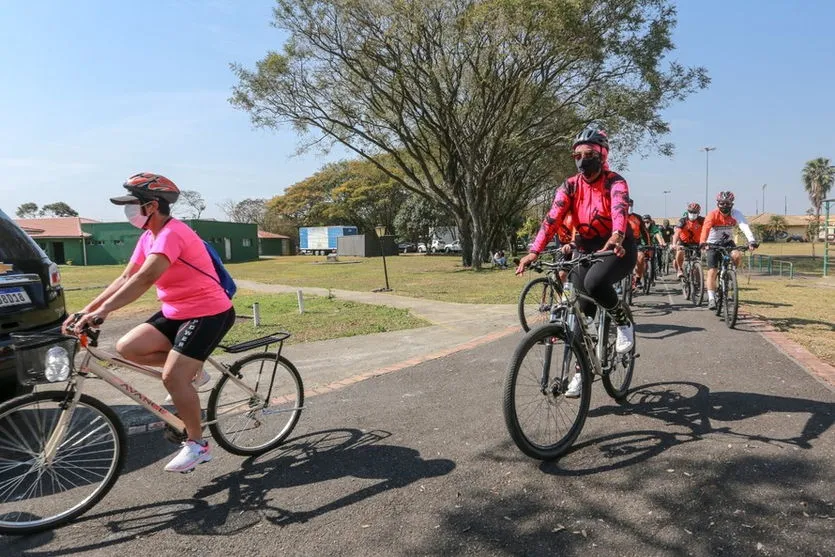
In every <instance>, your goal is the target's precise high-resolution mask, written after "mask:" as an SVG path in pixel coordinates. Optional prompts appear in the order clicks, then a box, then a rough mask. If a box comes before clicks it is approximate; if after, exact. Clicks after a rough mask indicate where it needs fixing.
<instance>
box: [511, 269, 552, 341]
mask: <svg viewBox="0 0 835 557" xmlns="http://www.w3.org/2000/svg"><path fill="white" fill-rule="evenodd" d="M555 302H556V291H555V289H554V286H553V285H552V284H551V281H550V280H549V279H548V277H537V278H535V279H533V280H532V281H530V282H529V283H528V284H526V285H525V287H524V288H522V292H521V293H520V294H519V303H518V304H517V306H518V308H517V309H518V313H519V323H520V324H521V325H522V330H523V331H525V332H526V333H527V332H528V331H530V330H531V329H532V328H534V327H536V326H537V325H543V324H545V323H548V321H549V320H550V317H551V307H552V306H553V304H554V303H555Z"/></svg>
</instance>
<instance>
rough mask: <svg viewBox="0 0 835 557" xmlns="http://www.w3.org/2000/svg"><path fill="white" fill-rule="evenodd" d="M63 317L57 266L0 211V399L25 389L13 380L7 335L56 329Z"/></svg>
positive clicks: (13, 365)
mask: <svg viewBox="0 0 835 557" xmlns="http://www.w3.org/2000/svg"><path fill="white" fill-rule="evenodd" d="M66 317H67V310H66V309H65V307H64V289H63V288H62V287H61V275H60V273H59V272H58V265H56V264H55V263H53V262H52V261H50V260H49V257H47V255H46V254H45V253H44V252H43V250H42V249H41V248H40V247H39V246H38V244H36V243H35V241H34V240H33V239H32V238H30V237H29V235H28V234H26V232H24V231H23V230H21V229H20V227H19V226H18V225H17V224H15V222H14V221H13V220H12V219H10V218H9V217H8V216H7V215H6V213H4V212H3V211H2V210H0V401H3V400H7V399H9V398H12V397H13V396H15V395H18V394H22V393H23V392H26V391H27V390H29V388H25V387H22V386H20V385H19V384H18V383H17V372H16V369H15V358H14V353H13V351H12V346H11V345H12V340H11V338H9V334H10V333H20V332H32V333H40V332H53V331H56V332H57V331H58V330H59V329H60V327H61V323H62V322H63V321H64V319H66Z"/></svg>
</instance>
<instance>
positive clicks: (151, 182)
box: [64, 172, 235, 472]
mask: <svg viewBox="0 0 835 557" xmlns="http://www.w3.org/2000/svg"><path fill="white" fill-rule="evenodd" d="M123 186H124V188H125V189H126V190H128V195H123V196H120V197H113V198H111V199H110V201H111V202H113V203H114V204H116V205H123V206H124V208H125V216H126V217H127V219H128V221H129V222H130V223H131V224H133V225H134V226H136V227H137V228H140V229H142V230H144V232H143V233H142V235H141V236H140V237H139V241H138V242H137V244H136V248H135V249H134V252H133V256H132V257H131V259H130V262H129V263H128V265H127V267H126V268H125V270H124V272H123V273H122V274H121V275H120V276H119V277H118V278H117V279H116V280H114V281H113V282H112V283H111V284H110V286H108V287H107V288H105V290H104V291H103V292H102V293H101V294H99V295H98V296H97V297H96V298H95V299H94V300H93V301H92V302H90V303H89V304H87V307H85V308H84V309H83V310H82V312H81V313H82V314H84V315H83V316H82V317H81V318H80V320H79V321H78V322H77V323H76V325H75V327H76V328H77V329H80V328H82V327H84V326H85V325H92V324H94V323H100V322H102V321H104V320H105V319H106V318H107V316H108V315H109V314H110V313H111V312H113V311H115V310H117V309H119V308H121V307H124V306H126V305H128V304H130V303H131V302H133V301H134V300H136V299H137V298H139V297H140V296H142V294H144V293H145V292H146V291H147V290H148V289H149V288H150V287H151V286H152V285H156V287H157V296H158V298H159V300H160V302H162V308H161V310H160V311H158V312H157V313H155V314H154V315H152V316H151V317H150V318H149V319H148V320H147V321H146V322H145V323H142V324H141V325H138V326H136V327H135V328H134V329H132V330H131V331H129V332H128V333H127V334H126V335H125V336H123V337H122V338H121V339H119V341H118V342H117V344H116V350H117V351H118V352H119V354H121V355H122V356H123V357H124V358H126V359H128V360H131V361H133V362H137V363H140V364H144V365H148V366H156V367H162V368H163V374H162V380H163V384H164V385H165V388H166V389H167V390H168V392H169V393H170V395H171V399H172V400H173V402H174V405H175V406H176V407H177V412H178V414H179V416H180V418H181V419H182V420H183V422H184V423H185V426H186V432H187V434H188V439H187V440H186V441H185V442H184V443H183V444H182V449H181V450H180V452H179V453H178V454H177V456H175V457H174V459H173V460H171V461H170V462H169V463H168V464H167V465H166V466H165V470H166V471H169V472H188V471H190V470H192V469H193V468H194V467H195V466H196V465H197V464H199V463H201V462H208V461H209V460H211V458H212V454H211V448H210V447H209V444H208V441H205V440H204V439H203V436H202V428H201V427H200V418H201V415H200V399H199V398H198V396H197V391H196V390H195V385H198V386H199V385H202V384H204V383H206V382H208V380H209V376H208V373H206V372H205V371H204V370H203V362H204V361H205V360H206V358H207V357H208V356H209V355H210V354H211V353H212V351H213V350H214V349H215V347H217V345H218V343H220V341H221V339H223V336H224V335H225V334H226V332H227V331H228V330H229V329H230V328H231V327H232V325H233V324H234V322H235V309H234V308H233V307H232V302H231V299H230V298H231V295H232V294H233V293H234V288H233V287H232V288H229V282H230V281H229V277H228V273H225V270H224V269H223V268H222V265H220V267H217V263H216V262H215V259H214V257H215V256H216V254H212V253H210V251H209V250H208V249H207V244H205V243H204V242H203V241H202V240H201V239H200V237H199V236H198V235H197V233H196V232H195V231H194V230H192V229H191V228H189V226H188V225H186V224H185V223H184V222H182V221H179V220H177V219H175V218H173V217H172V216H171V209H170V206H171V204H172V203H174V202H176V201H177V198H178V197H179V196H180V190H179V189H178V188H177V186H176V185H175V184H174V182H172V181H171V180H169V179H168V178H166V177H164V176H161V175H159V174H151V173H147V172H143V173H140V174H136V175H134V176H131V177H130V178H128V180H127V181H126V182H125V183H124V184H123ZM217 261H219V259H218V260H217ZM223 282H226V283H227V284H226V288H225V287H224V284H222V283H223ZM74 317H75V316H71V317H70V318H68V319H67V321H66V322H65V323H64V332H66V330H67V327H68V326H69V325H70V323H71V322H72V321H73V319H74Z"/></svg>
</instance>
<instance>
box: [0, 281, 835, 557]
mask: <svg viewBox="0 0 835 557" xmlns="http://www.w3.org/2000/svg"><path fill="white" fill-rule="evenodd" d="M679 300H680V298H679V297H677V296H676V295H675V293H674V292H673V291H672V290H671V291H670V296H667V295H665V294H660V295H651V296H649V297H641V298H637V299H636V302H637V307H636V311H635V314H636V320H637V321H638V323H639V326H638V333H637V339H638V346H639V351H640V353H641V358H640V359H639V360H638V366H637V370H636V376H635V380H634V382H633V387H634V388H633V391H632V392H631V394H630V395H629V397H628V403H627V404H625V405H618V404H615V403H614V402H613V401H612V400H611V399H609V398H608V397H607V396H606V395H605V392H604V391H603V389H602V388H600V385H595V387H594V394H593V398H592V412H591V416H590V418H589V420H587V422H586V425H585V428H584V430H583V432H582V434H581V436H580V438H579V439H578V441H577V443H576V445H575V447H574V450H573V451H572V452H570V453H569V454H568V455H566V456H565V457H563V458H562V459H561V460H559V461H558V462H555V463H541V462H538V461H534V460H531V459H528V458H526V457H524V456H523V455H521V453H520V452H519V451H518V450H517V449H516V447H515V446H514V445H513V444H512V442H510V440H509V438H508V435H507V432H506V431H505V428H504V422H503V418H502V410H501V393H502V383H503V380H504V376H505V371H506V367H507V364H508V360H509V356H510V354H511V352H512V350H513V348H514V346H515V345H516V343H517V342H518V341H519V339H520V334H519V333H514V334H510V335H508V336H505V337H503V338H500V339H497V340H493V341H492V342H489V343H487V344H484V345H482V346H480V347H478V348H477V349H473V350H462V351H458V352H455V353H453V354H450V355H448V356H445V357H440V358H436V359H433V360H430V361H426V362H423V363H421V364H418V365H414V366H412V367H408V368H406V369H402V370H400V371H398V372H396V373H388V374H384V375H380V376H377V377H373V378H370V379H368V380H365V381H360V382H357V383H353V384H350V385H346V386H343V387H342V388H340V389H338V390H333V391H331V392H327V393H323V394H321V395H319V396H314V397H312V398H311V400H310V401H309V404H308V406H307V410H306V411H305V413H304V414H303V415H302V418H301V421H300V422H299V425H298V427H297V429H296V431H295V432H294V435H293V438H292V439H290V440H289V441H288V442H287V443H286V444H285V445H284V446H283V447H282V448H281V449H280V450H276V451H274V452H273V453H270V454H267V455H264V456H262V457H259V458H257V459H253V460H245V459H242V458H239V457H234V456H231V455H229V454H226V453H224V452H223V451H220V450H217V451H216V452H215V459H214V461H213V462H212V463H210V464H206V465H204V466H202V467H201V468H199V469H198V470H197V471H196V472H195V473H193V474H191V475H188V476H181V475H173V474H165V473H163V472H162V471H161V467H162V465H163V464H164V462H165V461H166V459H167V458H169V455H170V454H171V452H172V450H173V447H172V446H171V445H168V444H167V443H165V442H164V441H162V440H161V439H160V437H159V436H158V435H156V434H149V435H137V436H134V437H132V438H131V444H132V446H131V448H130V452H129V464H128V470H127V473H126V474H125V475H124V476H123V477H122V478H121V480H120V481H119V483H117V484H116V486H115V487H114V489H113V490H112V491H111V492H110V494H108V496H107V497H106V498H105V499H104V500H103V501H102V502H101V503H100V504H99V505H98V506H97V507H96V508H95V509H93V510H92V511H91V512H90V513H88V515H87V516H85V517H83V518H81V519H80V520H78V521H77V522H76V523H75V524H73V525H72V526H70V527H67V528H63V529H60V530H57V531H55V532H51V533H46V534H42V535H38V536H33V537H29V538H23V539H15V540H10V539H3V538H0V555H4V556H5V555H27V556H46V555H50V556H53V555H112V554H125V555H135V554H147V555H160V556H169V555H171V556H181V555H189V554H195V553H197V554H203V555H221V556H226V555H265V556H266V555H269V556H273V555H357V556H363V557H365V556H368V555H386V556H388V555H544V556H553V555H582V556H597V555H640V556H645V555H664V556H666V555H675V556H678V555H681V556H684V555H699V556H702V555H704V556H712V555H789V556H794V555H804V556H805V555H823V556H833V555H835V536H833V525H835V508H833V504H835V481H834V480H833V478H835V464H833V463H835V435H833V434H832V425H833V421H835V394H833V392H832V391H831V390H830V389H828V388H827V387H826V386H824V384H823V383H821V382H819V381H818V380H816V379H814V378H812V377H811V376H810V375H808V374H807V373H805V372H804V371H803V370H802V369H801V368H800V367H798V366H797V365H796V364H795V363H794V362H793V361H792V360H790V359H789V358H787V357H786V356H784V355H783V354H782V353H781V352H779V351H778V350H777V349H775V348H774V347H773V346H772V345H771V344H770V343H769V342H767V341H766V340H765V339H763V338H762V337H761V336H760V335H759V334H757V333H756V332H754V326H753V325H752V324H751V323H749V322H748V321H746V320H743V321H742V322H741V323H740V326H739V330H728V329H727V328H725V326H724V325H723V324H722V323H721V322H719V321H718V320H717V318H716V317H715V316H714V315H712V314H710V313H708V312H707V311H705V310H704V309H695V308H691V307H689V306H687V305H685V304H681V303H679ZM497 330H498V329H497ZM4 544H5V547H4Z"/></svg>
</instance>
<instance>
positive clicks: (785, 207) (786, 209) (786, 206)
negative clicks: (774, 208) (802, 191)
mask: <svg viewBox="0 0 835 557" xmlns="http://www.w3.org/2000/svg"><path fill="white" fill-rule="evenodd" d="M783 214H784V215H788V214H789V196H788V195H784V196H783Z"/></svg>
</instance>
